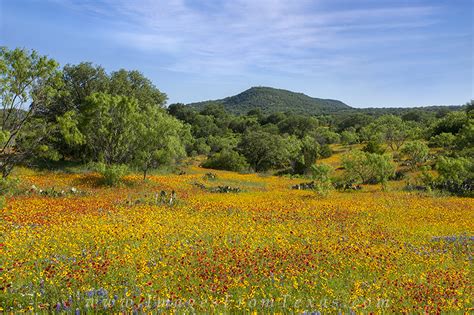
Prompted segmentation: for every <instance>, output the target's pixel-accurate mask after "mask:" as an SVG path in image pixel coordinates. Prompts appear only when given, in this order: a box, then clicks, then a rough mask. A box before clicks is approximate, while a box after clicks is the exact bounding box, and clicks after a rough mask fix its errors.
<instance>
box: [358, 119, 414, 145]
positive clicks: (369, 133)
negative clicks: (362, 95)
mask: <svg viewBox="0 0 474 315" xmlns="http://www.w3.org/2000/svg"><path fill="white" fill-rule="evenodd" d="M413 132H414V130H413V128H412V126H411V124H409V123H408V122H405V121H403V120H402V119H401V118H400V117H398V116H394V115H384V116H381V117H379V118H378V119H376V120H375V121H374V122H373V123H371V124H370V125H368V126H367V127H366V128H364V134H365V137H366V139H367V140H372V139H373V138H374V137H379V136H380V137H381V138H382V139H383V141H384V142H386V143H387V144H388V146H389V147H390V148H391V149H392V150H393V151H398V150H399V149H400V148H401V147H402V146H403V144H404V143H405V142H406V141H407V140H408V139H410V138H411V137H412V136H413Z"/></svg>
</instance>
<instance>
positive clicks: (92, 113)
mask: <svg viewBox="0 0 474 315" xmlns="http://www.w3.org/2000/svg"><path fill="white" fill-rule="evenodd" d="M143 118H144V117H143V115H140V111H139V107H138V102H137V100H136V99H135V98H132V97H127V96H121V95H116V96H114V95H110V94H105V93H94V94H92V95H91V96H89V97H87V98H86V105H85V108H84V113H83V115H82V117H81V121H80V126H81V127H80V130H81V133H82V134H83V135H84V138H85V141H86V147H87V149H88V153H89V154H90V159H92V160H94V161H103V162H104V163H105V164H108V165H110V164H126V163H128V162H130V161H131V159H132V157H133V152H134V151H135V150H137V145H138V144H137V137H138V132H137V131H138V130H137V126H138V125H139V124H140V123H141V119H143Z"/></svg>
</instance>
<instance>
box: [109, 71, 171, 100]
mask: <svg viewBox="0 0 474 315" xmlns="http://www.w3.org/2000/svg"><path fill="white" fill-rule="evenodd" d="M108 93H109V94H112V95H124V96H128V97H133V98H135V99H136V100H137V102H138V106H139V107H140V108H141V109H144V108H147V107H150V106H151V107H160V108H163V107H164V105H165V102H166V99H167V96H166V94H164V93H162V92H161V91H160V90H158V88H156V86H154V85H153V83H152V82H151V81H150V80H149V79H147V78H146V77H145V76H144V75H143V74H142V73H141V72H139V71H136V70H132V71H127V70H124V69H121V70H119V71H115V72H112V74H111V75H110V84H109V89H108Z"/></svg>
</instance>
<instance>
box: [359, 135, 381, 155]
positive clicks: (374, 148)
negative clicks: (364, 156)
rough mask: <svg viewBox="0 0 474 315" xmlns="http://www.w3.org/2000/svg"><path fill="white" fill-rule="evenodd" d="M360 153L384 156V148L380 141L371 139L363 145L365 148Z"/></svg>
mask: <svg viewBox="0 0 474 315" xmlns="http://www.w3.org/2000/svg"><path fill="white" fill-rule="evenodd" d="M362 151H364V152H367V153H376V154H384V153H385V148H384V146H383V143H382V142H381V141H380V140H378V139H376V138H373V139H371V140H369V142H367V143H366V144H365V146H364V147H363V148H362Z"/></svg>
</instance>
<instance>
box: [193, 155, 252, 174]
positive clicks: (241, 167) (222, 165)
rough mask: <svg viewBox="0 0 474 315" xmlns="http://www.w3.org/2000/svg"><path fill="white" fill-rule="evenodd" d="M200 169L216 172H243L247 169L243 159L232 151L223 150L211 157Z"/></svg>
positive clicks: (247, 165) (247, 166)
mask: <svg viewBox="0 0 474 315" xmlns="http://www.w3.org/2000/svg"><path fill="white" fill-rule="evenodd" d="M202 167H205V168H212V169H216V170H226V171H233V172H243V171H245V170H247V169H248V168H249V164H248V163H247V161H246V160H245V157H243V156H242V155H240V154H239V153H238V152H236V151H233V150H224V151H221V152H218V153H215V154H213V155H211V156H210V157H209V158H208V159H207V161H205V162H204V163H203V164H202Z"/></svg>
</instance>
